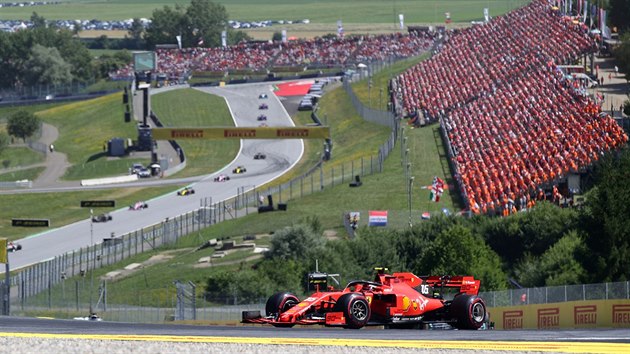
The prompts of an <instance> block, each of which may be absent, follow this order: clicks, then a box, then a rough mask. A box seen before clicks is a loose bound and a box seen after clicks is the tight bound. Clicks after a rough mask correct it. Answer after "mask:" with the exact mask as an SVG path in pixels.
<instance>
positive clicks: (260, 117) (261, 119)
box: [256, 114, 267, 122]
mask: <svg viewBox="0 0 630 354" xmlns="http://www.w3.org/2000/svg"><path fill="white" fill-rule="evenodd" d="M256 120H257V121H259V122H260V121H263V120H267V116H266V115H264V114H261V115H259V116H258V117H257V118H256Z"/></svg>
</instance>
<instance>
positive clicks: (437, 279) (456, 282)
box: [420, 275, 481, 295]
mask: <svg viewBox="0 0 630 354" xmlns="http://www.w3.org/2000/svg"><path fill="white" fill-rule="evenodd" d="M420 278H421V279H422V280H423V284H428V285H430V286H432V287H434V288H440V287H443V288H459V292H460V293H466V294H469V295H477V294H478V293H479V286H480V283H481V281H480V280H476V279H475V278H474V277H472V276H462V275H453V276H451V275H430V276H423V277H420Z"/></svg>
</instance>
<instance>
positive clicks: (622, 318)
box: [612, 304, 630, 327]
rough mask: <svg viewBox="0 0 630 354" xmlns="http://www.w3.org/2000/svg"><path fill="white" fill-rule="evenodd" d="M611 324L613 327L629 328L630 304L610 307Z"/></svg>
mask: <svg viewBox="0 0 630 354" xmlns="http://www.w3.org/2000/svg"><path fill="white" fill-rule="evenodd" d="M612 323H613V325H614V326H615V327H617V326H619V327H628V326H630V304H628V305H613V307H612Z"/></svg>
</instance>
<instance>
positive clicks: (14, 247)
mask: <svg viewBox="0 0 630 354" xmlns="http://www.w3.org/2000/svg"><path fill="white" fill-rule="evenodd" d="M21 249H22V245H20V244H19V243H15V242H11V241H9V242H8V243H7V252H17V251H20V250H21Z"/></svg>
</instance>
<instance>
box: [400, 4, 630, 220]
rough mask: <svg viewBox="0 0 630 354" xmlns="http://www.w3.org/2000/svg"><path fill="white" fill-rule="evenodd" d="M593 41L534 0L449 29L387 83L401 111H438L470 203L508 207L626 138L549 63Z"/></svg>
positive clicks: (569, 58)
mask: <svg viewBox="0 0 630 354" xmlns="http://www.w3.org/2000/svg"><path fill="white" fill-rule="evenodd" d="M595 48H596V47H595V41H594V39H592V38H591V37H590V36H589V33H588V28H587V27H585V26H584V25H583V24H580V23H575V22H573V21H572V19H571V18H566V17H563V16H561V15H560V14H559V13H558V11H555V10H553V9H552V8H551V4H550V3H549V2H548V1H546V0H535V1H533V2H531V3H530V4H529V5H527V6H525V7H523V8H521V9H518V10H516V11H513V12H511V13H509V14H507V15H505V16H501V17H496V18H494V19H492V20H491V21H490V22H488V23H486V24H483V25H479V26H473V27H471V28H467V29H464V30H461V31H457V32H456V33H454V34H452V35H451V38H450V39H449V40H448V41H447V42H446V43H444V45H443V46H442V47H441V48H440V49H439V52H438V53H436V55H434V56H433V57H432V58H431V59H429V60H426V61H423V62H421V63H419V64H418V65H416V66H414V67H413V68H411V69H410V70H408V71H406V72H405V73H403V74H401V75H400V76H398V77H397V78H396V79H395V80H394V82H393V84H392V87H393V88H394V89H395V90H396V92H395V95H396V96H397V97H398V99H399V101H400V102H402V110H403V113H404V114H407V115H412V114H413V115H419V114H421V115H422V116H423V118H424V119H425V120H429V121H437V120H439V121H440V124H441V126H442V130H443V133H444V138H445V140H446V142H447V146H448V148H449V155H450V158H451V159H452V163H453V166H454V169H455V178H456V180H457V182H458V184H459V187H460V190H461V192H462V194H463V196H464V199H465V200H466V202H467V205H468V207H469V208H470V210H471V211H472V212H474V213H493V214H494V213H497V214H500V215H501V214H502V215H508V214H510V213H513V212H515V211H516V210H518V209H526V208H528V207H531V206H532V205H533V204H534V203H535V199H536V193H537V192H539V191H540V188H541V187H545V186H552V185H554V186H555V184H556V183H557V182H558V181H559V180H560V179H561V178H563V177H566V176H567V174H568V173H569V172H575V173H577V172H579V171H581V170H583V169H584V168H585V167H587V166H588V165H590V164H592V163H593V162H595V161H596V160H597V159H598V158H599V157H600V156H601V155H602V154H604V153H605V152H607V151H610V150H613V149H618V148H620V147H621V146H622V145H623V144H625V143H626V142H627V141H628V137H627V136H626V135H625V133H624V132H623V131H622V129H621V128H620V127H619V126H618V125H617V124H616V123H615V122H614V120H612V119H611V118H610V117H609V116H607V115H606V114H603V113H602V112H601V109H600V107H599V106H598V105H597V104H596V102H594V101H593V100H592V99H590V98H589V97H588V96H587V95H585V94H584V92H585V91H584V89H583V88H582V87H580V85H579V84H576V82H575V81H571V80H569V79H568V78H567V77H566V76H565V75H563V73H562V72H561V71H560V70H559V69H558V68H557V66H556V64H567V63H572V62H573V61H574V60H576V59H577V58H578V57H579V56H580V55H583V54H585V53H588V52H591V51H593V50H594V49H595ZM552 197H553V199H554V201H556V200H559V199H560V197H561V195H560V194H559V192H558V191H557V188H556V189H555V190H554V193H553V196H552Z"/></svg>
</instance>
